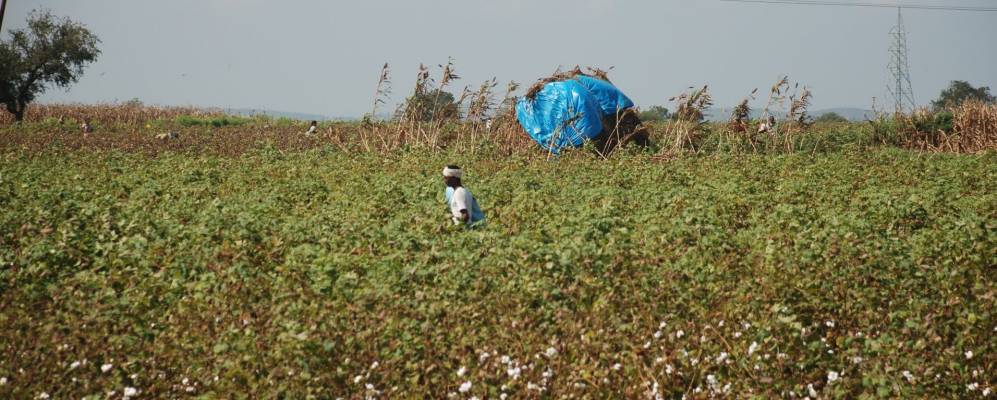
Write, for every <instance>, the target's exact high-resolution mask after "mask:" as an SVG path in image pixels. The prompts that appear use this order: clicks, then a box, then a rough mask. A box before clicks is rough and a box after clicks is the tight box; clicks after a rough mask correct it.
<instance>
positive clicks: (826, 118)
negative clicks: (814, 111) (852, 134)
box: [814, 112, 848, 123]
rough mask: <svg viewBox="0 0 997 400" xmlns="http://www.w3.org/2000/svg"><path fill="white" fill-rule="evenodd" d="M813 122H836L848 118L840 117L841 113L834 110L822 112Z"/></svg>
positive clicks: (846, 120)
mask: <svg viewBox="0 0 997 400" xmlns="http://www.w3.org/2000/svg"><path fill="white" fill-rule="evenodd" d="M814 122H822V123H837V122H848V118H845V117H842V116H841V114H838V113H836V112H829V113H824V114H822V115H821V116H820V117H817V119H815V120H814Z"/></svg>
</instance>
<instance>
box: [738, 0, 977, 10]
mask: <svg viewBox="0 0 997 400" xmlns="http://www.w3.org/2000/svg"><path fill="white" fill-rule="evenodd" d="M720 1H723V2H728V3H761V4H787V5H798V6H832V7H874V8H904V9H911V10H938V11H975V12H997V7H969V6H933V5H924V4H901V3H892V4H887V3H870V2H841V1H827V0H720Z"/></svg>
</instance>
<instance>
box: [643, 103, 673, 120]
mask: <svg viewBox="0 0 997 400" xmlns="http://www.w3.org/2000/svg"><path fill="white" fill-rule="evenodd" d="M638 117H639V118H640V120H641V121H645V122H650V121H664V120H666V119H668V108H665V107H664V106H651V107H650V108H648V109H647V110H645V111H641V112H640V115H638Z"/></svg>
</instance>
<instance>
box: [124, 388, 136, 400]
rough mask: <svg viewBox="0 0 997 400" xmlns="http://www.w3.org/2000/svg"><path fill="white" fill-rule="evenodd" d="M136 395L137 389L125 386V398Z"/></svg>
mask: <svg viewBox="0 0 997 400" xmlns="http://www.w3.org/2000/svg"><path fill="white" fill-rule="evenodd" d="M136 395H138V389H135V388H133V387H131V386H129V387H126V388H125V392H124V396H125V398H126V399H127V398H129V397H132V396H136Z"/></svg>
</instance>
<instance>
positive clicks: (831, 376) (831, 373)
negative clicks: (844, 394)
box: [827, 371, 841, 383]
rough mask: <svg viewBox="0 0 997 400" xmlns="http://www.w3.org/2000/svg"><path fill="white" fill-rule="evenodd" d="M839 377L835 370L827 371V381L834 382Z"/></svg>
mask: <svg viewBox="0 0 997 400" xmlns="http://www.w3.org/2000/svg"><path fill="white" fill-rule="evenodd" d="M840 377H841V375H838V373H837V372H836V371H827V383H831V382H834V381H836V380H838V378H840Z"/></svg>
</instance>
